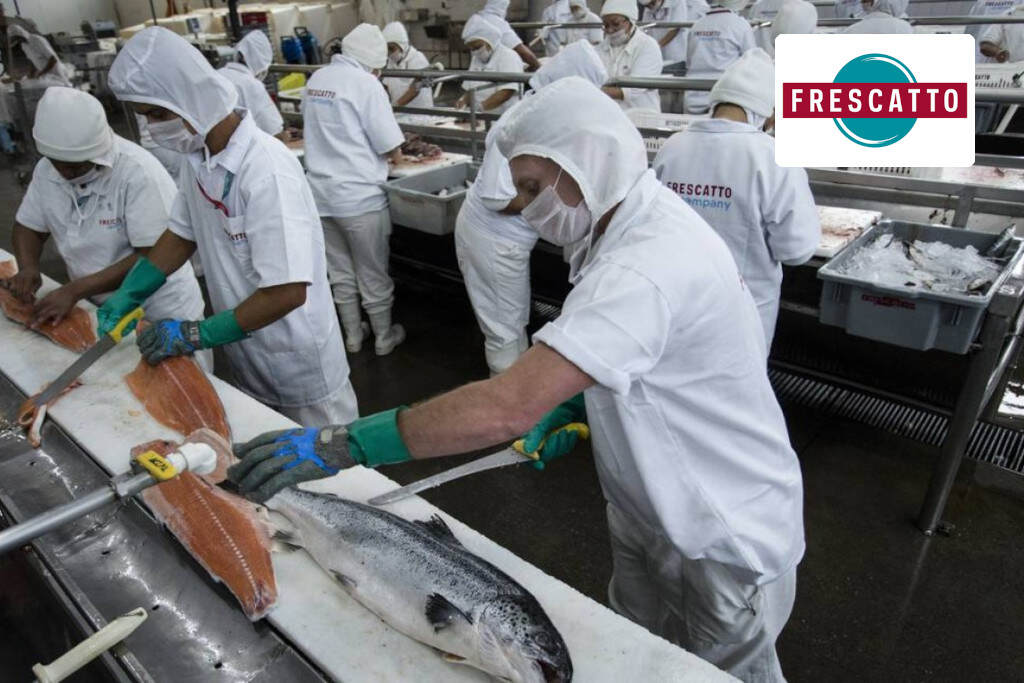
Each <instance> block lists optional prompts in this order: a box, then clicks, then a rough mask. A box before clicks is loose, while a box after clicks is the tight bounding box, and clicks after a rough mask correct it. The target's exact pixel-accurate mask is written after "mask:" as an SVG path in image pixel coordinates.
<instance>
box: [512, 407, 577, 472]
mask: <svg viewBox="0 0 1024 683" xmlns="http://www.w3.org/2000/svg"><path fill="white" fill-rule="evenodd" d="M586 421H587V407H586V404H585V403H584V402H583V394H582V393H579V394H576V395H575V396H573V397H572V398H570V399H569V400H568V401H565V402H563V403H560V404H558V405H557V406H556V407H555V408H554V409H553V410H552V411H551V412H549V413H548V414H547V415H545V416H544V417H542V418H541V419H540V422H538V423H537V424H536V425H534V427H533V429H531V430H530V431H528V432H526V434H524V435H523V442H522V451H523V452H524V453H527V454H530V453H537V454H538V455H539V458H538V460H537V462H535V463H534V464H533V466H534V467H536V468H537V469H538V470H542V469H544V466H545V463H547V462H548V461H550V460H554V459H555V458H560V457H562V456H563V455H566V454H568V453H570V452H571V451H572V449H573V448H574V447H575V446H576V442H577V441H579V438H580V436H581V435H580V433H579V432H577V431H575V430H562V431H557V430H559V429H561V428H562V427H565V426H566V425H568V424H572V423H573V422H583V423H585V422H586ZM552 432H554V433H552ZM585 437H586V435H584V438H585Z"/></svg>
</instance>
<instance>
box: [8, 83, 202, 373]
mask: <svg viewBox="0 0 1024 683" xmlns="http://www.w3.org/2000/svg"><path fill="white" fill-rule="evenodd" d="M32 137H33V138H34V139H35V143H36V149H38V150H39V153H40V154H42V155H43V158H42V159H40V160H39V162H38V163H37V164H36V168H35V171H34V172H33V174H32V181H31V182H30V183H29V186H28V190H27V191H26V192H25V197H24V199H22V201H21V206H19V207H18V213H17V214H16V216H15V219H14V234H13V238H12V243H13V249H14V255H15V257H16V258H17V260H18V273H17V275H15V276H14V277H13V278H11V279H10V280H8V281H7V285H6V286H7V287H9V289H10V290H11V291H12V292H13V293H14V295H15V296H17V297H18V298H19V299H21V300H23V301H35V306H34V308H33V316H34V317H33V319H32V321H31V322H30V325H38V324H41V323H44V322H54V323H56V322H60V321H61V320H63V319H64V317H65V316H66V315H67V314H68V312H69V311H70V310H71V309H72V308H73V307H74V306H75V304H76V303H78V302H79V301H81V300H82V299H91V300H93V301H94V302H96V303H102V302H103V301H104V300H106V299H107V297H108V296H110V293H111V292H113V291H114V290H116V289H117V288H118V286H120V284H121V281H122V280H123V279H124V277H125V275H126V274H127V273H128V271H129V270H130V269H131V268H132V266H133V265H134V264H135V262H136V261H137V260H138V258H139V257H140V256H141V255H145V254H146V253H147V252H149V250H150V248H151V247H152V246H153V245H154V244H155V243H156V241H157V239H158V238H159V237H160V235H161V234H163V231H164V230H165V229H166V228H167V217H168V215H169V213H170V210H171V205H172V204H173V203H174V196H175V194H177V191H178V189H177V187H175V185H174V181H173V180H172V179H171V177H170V176H169V175H168V174H167V171H165V170H164V168H163V166H161V165H160V162H159V161H157V160H156V158H154V157H153V156H152V155H151V154H149V153H148V152H147V151H146V150H144V149H142V148H141V147H139V146H138V145H136V144H135V143H133V142H129V141H128V140H125V139H124V138H122V137H121V136H119V135H116V134H115V133H114V132H113V131H112V130H111V129H110V126H109V125H108V124H107V115H106V113H105V112H104V111H103V105H102V104H100V101H99V100H97V99H96V98H95V97H93V96H92V95H90V94H88V93H86V92H83V91H81V90H76V89H74V88H64V87H58V86H54V87H51V88H48V89H47V91H46V93H45V94H44V95H43V97H42V99H41V100H39V106H38V108H37V109H36V120H35V125H34V126H33V128H32ZM51 236H52V237H53V241H54V243H55V244H56V246H57V251H58V252H59V253H60V255H61V258H62V259H64V265H65V266H67V270H68V276H69V280H70V281H69V282H68V283H67V284H66V285H63V286H62V287H58V288H57V289H55V290H53V291H52V292H50V293H49V294H47V295H46V296H44V297H43V298H41V299H39V300H35V294H36V292H37V291H38V290H39V288H40V286H41V285H42V283H43V282H42V277H41V275H40V272H39V259H40V256H41V255H42V253H43V246H44V245H45V244H46V241H47V239H49V238H50V237H51ZM139 303H141V304H142V305H143V306H144V307H145V310H146V317H147V318H148V319H150V320H159V319H161V318H166V317H169V316H175V315H186V316H201V315H202V314H203V297H202V294H201V293H200V291H199V284H198V283H197V282H196V278H195V274H194V273H193V272H192V267H191V266H190V265H188V264H185V266H183V267H182V268H181V269H180V270H178V271H177V272H175V273H173V274H172V275H171V276H170V277H169V278H168V279H167V284H166V285H165V286H164V287H162V288H160V289H159V290H158V291H157V292H155V293H153V295H152V296H150V297H148V298H147V299H145V300H143V301H140V302H139ZM200 358H201V360H202V362H203V365H204V367H205V368H206V369H207V370H211V371H212V370H213V365H212V362H211V361H212V358H211V357H210V354H209V353H204V354H203V355H202V356H201V357H200Z"/></svg>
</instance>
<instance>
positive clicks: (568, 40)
mask: <svg viewBox="0 0 1024 683" xmlns="http://www.w3.org/2000/svg"><path fill="white" fill-rule="evenodd" d="M569 12H570V14H571V18H570V21H572V22H573V23H578V24H583V23H587V24H591V23H596V24H600V23H601V17H599V16H598V15H597V14H594V13H593V12H591V11H590V8H589V7H587V3H586V0H569ZM564 30H565V34H566V35H565V44H566V45H571V44H573V43H575V42H576V41H578V40H585V41H587V42H588V43H590V44H591V45H595V46H596V45H599V44H600V43H601V41H602V40H604V31H602V30H601V29H600V28H597V27H595V28H567V29H564Z"/></svg>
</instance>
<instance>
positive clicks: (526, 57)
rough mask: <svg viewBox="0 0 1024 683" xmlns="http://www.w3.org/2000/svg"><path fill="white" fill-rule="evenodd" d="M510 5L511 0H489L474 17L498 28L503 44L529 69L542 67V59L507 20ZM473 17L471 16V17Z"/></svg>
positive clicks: (533, 69)
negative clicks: (539, 58)
mask: <svg viewBox="0 0 1024 683" xmlns="http://www.w3.org/2000/svg"><path fill="white" fill-rule="evenodd" d="M508 5H509V0H487V2H486V3H484V8H483V9H482V10H480V11H479V12H477V13H476V14H474V15H473V17H481V18H483V19H484V20H485V21H487V22H488V23H489V24H491V25H492V26H494V27H495V28H496V29H498V35H499V36H500V37H501V44H502V45H504V46H505V47H507V48H509V49H510V50H512V51H514V52H515V53H516V54H517V55H519V58H520V59H522V60H523V62H524V63H525V64H526V66H527V69H526V70H527V71H535V70H537V69H539V68H540V60H538V59H537V55H535V54H533V50H531V49H530V47H529V46H528V45H526V44H525V43H523V41H522V39H521V38H520V37H519V34H517V33H516V32H515V29H513V28H512V26H511V25H509V23H508V21H507V20H506V18H505V17H506V15H507V14H508ZM473 17H470V19H472V18H473Z"/></svg>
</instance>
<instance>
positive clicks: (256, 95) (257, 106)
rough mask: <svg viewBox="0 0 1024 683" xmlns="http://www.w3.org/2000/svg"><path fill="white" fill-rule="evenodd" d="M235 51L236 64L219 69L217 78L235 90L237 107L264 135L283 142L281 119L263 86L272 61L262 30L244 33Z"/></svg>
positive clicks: (271, 52)
mask: <svg viewBox="0 0 1024 683" xmlns="http://www.w3.org/2000/svg"><path fill="white" fill-rule="evenodd" d="M235 49H237V50H238V54H239V56H240V59H239V61H237V62H230V63H228V64H226V65H224V66H223V67H221V68H220V69H219V73H220V75H221V76H223V77H224V78H226V79H228V80H229V81H231V82H232V83H233V84H234V86H235V87H236V88H238V106H239V107H245V108H246V109H248V110H249V114H250V115H251V116H252V120H253V123H255V124H256V126H257V127H258V128H259V129H260V130H262V131H263V132H264V133H267V134H268V135H273V136H275V137H277V138H280V139H281V140H285V139H286V137H285V133H284V119H283V118H281V112H280V111H279V110H278V109H277V105H276V104H274V100H272V99H270V94H269V93H268V92H267V86H265V85H264V84H263V79H264V78H266V77H267V69H268V68H269V67H270V64H271V62H273V61H274V49H273V48H272V47H270V41H269V40H267V36H266V34H264V33H263V31H260V30H258V29H257V30H253V31H249V32H248V33H246V34H245V37H244V38H242V39H241V40H240V41H238V44H237V45H235Z"/></svg>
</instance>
